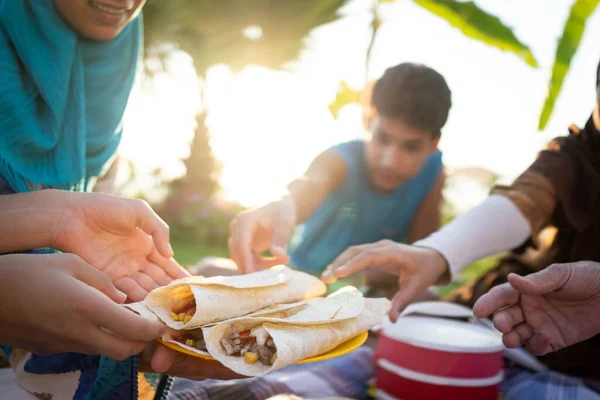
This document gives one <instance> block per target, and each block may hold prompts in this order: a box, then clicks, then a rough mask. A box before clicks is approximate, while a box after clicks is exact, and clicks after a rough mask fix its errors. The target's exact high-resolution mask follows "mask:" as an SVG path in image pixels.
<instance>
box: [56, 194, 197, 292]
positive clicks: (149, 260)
mask: <svg viewBox="0 0 600 400" xmlns="http://www.w3.org/2000/svg"><path fill="white" fill-rule="evenodd" d="M55 193H59V194H60V197H61V200H62V204H61V207H62V210H63V212H62V213H61V214H60V216H61V217H60V219H59V221H57V223H56V224H55V229H54V230H53V235H52V236H53V238H52V239H51V240H52V247H54V248H56V249H58V250H60V251H63V252H68V253H73V254H77V255H79V256H80V257H81V258H83V259H84V260H85V261H86V262H88V263H89V264H91V265H93V266H94V267H96V268H98V269H99V270H101V271H103V272H104V273H106V274H107V275H108V276H109V277H110V279H111V280H112V281H113V282H114V284H115V285H116V286H117V288H119V289H120V290H121V291H123V292H124V293H125V294H127V296H128V297H129V298H130V299H131V300H132V301H140V300H143V299H144V298H145V297H146V295H147V294H148V292H150V291H151V290H152V289H155V288H156V287H158V286H162V285H166V284H168V283H170V282H171V281H172V280H173V279H178V278H183V277H186V276H189V274H188V273H187V272H186V271H185V270H184V269H183V268H181V267H180V266H179V264H177V262H176V261H175V260H173V259H172V258H171V257H172V256H173V250H172V249H171V246H170V244H169V227H168V226H167V224H165V222H164V221H163V220H162V219H160V217H159V216H158V215H156V213H155V212H154V211H153V210H152V209H151V208H150V206H149V205H148V204H147V203H146V202H144V201H142V200H135V199H128V198H124V197H118V196H111V195H105V194H99V193H73V192H55Z"/></svg>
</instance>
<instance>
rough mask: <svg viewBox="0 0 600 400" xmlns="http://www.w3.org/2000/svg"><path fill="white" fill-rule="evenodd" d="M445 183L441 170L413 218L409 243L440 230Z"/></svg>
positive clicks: (444, 175)
mask: <svg viewBox="0 0 600 400" xmlns="http://www.w3.org/2000/svg"><path fill="white" fill-rule="evenodd" d="M445 181H446V174H445V173H444V171H443V170H442V171H441V172H440V175H439V176H438V177H437V179H436V181H435V183H434V185H433V187H432V188H431V190H430V191H429V193H428V194H427V197H425V199H424V200H423V202H422V203H421V206H420V207H419V210H418V211H417V214H416V215H415V217H414V218H413V221H412V224H411V226H410V232H409V236H408V242H409V243H414V242H416V241H417V240H421V239H424V238H426V237H427V236H429V235H431V234H432V233H433V232H435V231H437V230H438V229H440V225H441V220H442V213H441V208H442V201H443V199H444V196H443V194H442V190H443V189H444V183H445Z"/></svg>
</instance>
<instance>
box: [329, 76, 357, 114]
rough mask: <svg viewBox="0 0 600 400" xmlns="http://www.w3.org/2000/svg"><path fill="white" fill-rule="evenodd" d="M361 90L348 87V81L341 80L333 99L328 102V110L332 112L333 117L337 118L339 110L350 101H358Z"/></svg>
mask: <svg viewBox="0 0 600 400" xmlns="http://www.w3.org/2000/svg"><path fill="white" fill-rule="evenodd" d="M361 93H362V91H361V90H354V89H352V88H351V87H350V85H349V84H348V82H346V81H342V82H340V85H339V86H338V90H337V93H336V95H335V100H334V101H333V102H332V103H331V104H329V111H331V114H333V117H334V118H336V119H337V117H338V114H339V112H340V110H341V109H342V108H343V107H344V106H346V105H348V104H351V103H358V102H360V95H361Z"/></svg>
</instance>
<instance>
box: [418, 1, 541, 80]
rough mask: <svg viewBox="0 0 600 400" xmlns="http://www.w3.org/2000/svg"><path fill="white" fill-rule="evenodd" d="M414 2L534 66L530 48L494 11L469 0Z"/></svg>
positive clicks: (473, 35) (460, 28)
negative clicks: (482, 7) (492, 13)
mask: <svg viewBox="0 0 600 400" xmlns="http://www.w3.org/2000/svg"><path fill="white" fill-rule="evenodd" d="M414 1H415V3H417V4H418V5H420V6H421V7H423V8H425V9H426V10H428V11H430V12H431V13H433V14H435V15H437V16H438V17H441V18H443V19H445V20H446V21H448V22H449V23H450V25H452V26H453V27H455V28H456V29H458V30H460V31H461V32H462V33H463V34H465V36H467V37H470V38H472V39H476V40H479V41H481V42H483V43H486V44H488V45H490V46H492V47H495V48H497V49H500V50H503V51H508V52H511V53H513V54H515V55H517V56H518V57H519V58H521V59H522V60H523V61H525V62H526V63H527V64H528V65H530V66H532V67H535V68H537V66H538V64H537V61H536V60H535V58H534V56H533V54H532V53H531V50H530V49H529V47H527V45H525V44H524V43H522V42H521V41H520V40H519V39H518V38H517V37H516V36H515V34H514V33H513V31H512V29H511V28H510V27H508V26H506V25H504V23H502V21H500V19H499V18H498V17H496V16H494V15H491V14H488V13H487V12H485V11H483V10H482V9H481V8H479V7H478V6H477V5H476V4H475V3H473V2H471V1H467V2H458V1H455V0H414Z"/></svg>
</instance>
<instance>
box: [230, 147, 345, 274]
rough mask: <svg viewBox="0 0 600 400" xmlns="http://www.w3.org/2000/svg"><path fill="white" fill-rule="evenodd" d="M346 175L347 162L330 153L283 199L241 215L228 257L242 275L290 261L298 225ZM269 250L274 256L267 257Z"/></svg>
mask: <svg viewBox="0 0 600 400" xmlns="http://www.w3.org/2000/svg"><path fill="white" fill-rule="evenodd" d="M345 175H346V163H345V161H344V160H343V158H342V157H341V156H340V155H338V154H337V153H336V152H334V151H331V150H328V151H325V152H324V153H322V154H321V155H319V156H318V157H317V158H315V160H314V161H313V162H312V163H311V165H310V167H309V168H308V170H307V171H306V173H305V174H304V175H303V176H302V177H301V178H298V179H296V180H295V181H293V182H292V183H290V184H289V185H288V193H287V194H286V195H285V196H283V198H282V199H280V200H278V201H275V202H272V203H269V204H267V205H265V206H262V207H259V208H254V209H250V210H246V211H244V212H242V213H240V214H239V215H238V216H237V217H236V218H235V219H234V220H233V222H232V223H231V237H230V238H229V255H230V257H231V259H232V260H233V261H234V262H235V263H236V264H237V266H238V268H239V270H240V271H241V272H242V273H248V272H254V271H258V270H261V269H264V268H270V267H272V266H274V265H278V264H286V263H288V262H289V257H288V255H287V244H288V242H289V240H290V237H291V235H292V232H293V230H294V228H295V227H296V225H297V224H298V223H301V222H304V221H305V220H306V219H308V218H309V217H310V215H311V214H312V213H313V211H314V210H315V208H317V207H318V205H319V204H321V202H322V201H323V200H324V199H325V198H326V197H327V195H328V194H329V193H331V191H332V190H335V189H336V188H338V187H339V186H340V185H341V183H342V182H343V180H344V177H345ZM266 250H269V251H270V252H271V254H272V255H273V257H264V256H263V255H262V253H263V252H265V251H266Z"/></svg>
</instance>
